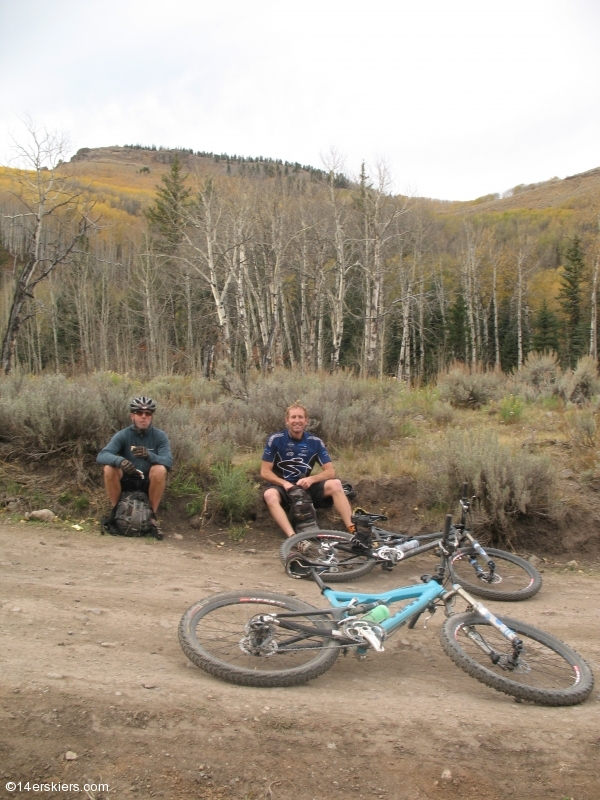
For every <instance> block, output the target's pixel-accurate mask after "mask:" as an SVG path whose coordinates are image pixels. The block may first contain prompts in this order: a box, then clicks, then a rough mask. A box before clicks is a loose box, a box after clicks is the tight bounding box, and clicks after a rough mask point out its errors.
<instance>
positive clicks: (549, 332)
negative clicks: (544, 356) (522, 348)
mask: <svg viewBox="0 0 600 800" xmlns="http://www.w3.org/2000/svg"><path fill="white" fill-rule="evenodd" d="M558 327H559V321H558V318H557V316H556V314H554V313H553V312H552V311H550V309H549V308H548V303H547V302H546V300H544V301H543V303H542V306H541V308H540V310H539V311H538V312H537V314H536V315H535V319H534V320H533V330H534V334H533V340H532V344H533V349H534V350H537V351H538V353H544V352H549V351H550V350H555V351H556V352H558V347H559V341H558Z"/></svg>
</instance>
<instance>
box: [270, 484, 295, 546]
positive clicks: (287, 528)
mask: <svg viewBox="0 0 600 800" xmlns="http://www.w3.org/2000/svg"><path fill="white" fill-rule="evenodd" d="M264 498H265V503H266V504H267V508H268V509H269V512H270V514H271V516H272V517H273V519H274V520H275V522H276V523H277V524H278V525H279V527H280V528H281V530H282V531H283V532H284V533H285V535H286V536H288V537H289V536H293V535H294V533H295V531H294V529H293V528H292V525H291V523H290V521H289V519H288V516H287V514H286V513H285V509H284V507H283V506H282V505H281V497H280V495H279V492H278V491H277V489H267V491H266V492H265V494H264Z"/></svg>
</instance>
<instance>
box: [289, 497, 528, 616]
mask: <svg viewBox="0 0 600 800" xmlns="http://www.w3.org/2000/svg"><path fill="white" fill-rule="evenodd" d="M460 508H461V516H460V521H459V522H457V523H456V524H454V525H453V526H452V529H451V540H452V549H451V552H449V554H448V556H447V557H445V560H444V564H445V568H446V571H447V574H448V576H449V578H450V579H451V581H452V583H458V584H460V585H461V586H462V587H463V588H464V589H467V590H468V591H470V592H472V593H473V594H474V595H477V596H478V597H484V598H486V599H488V600H526V599H527V598H529V597H533V595H535V594H537V593H538V592H539V590H540V589H541V586H542V576H541V575H540V573H539V572H538V570H537V569H536V568H535V567H534V566H533V564H530V563H529V562H528V561H526V560H525V559H524V558H520V557H519V556H517V555H515V554H513V553H508V552H506V551H504V550H497V549H495V548H485V549H484V548H483V547H482V546H481V545H480V544H479V542H478V541H477V540H476V539H475V537H474V536H473V535H472V533H471V532H470V531H469V530H468V528H467V518H468V515H469V513H470V510H471V501H470V500H469V499H468V497H467V484H465V485H464V486H463V496H462V497H461V499H460ZM360 512H362V509H361V510H360ZM386 519H387V517H386V516H384V515H383V514H367V513H366V512H362V513H359V512H355V514H354V516H353V520H354V522H355V524H356V528H357V533H356V534H351V533H346V532H345V531H330V530H323V531H314V530H313V531H305V532H300V533H296V534H295V535H294V536H290V538H289V539H286V540H285V541H284V542H283V543H282V545H281V547H280V549H279V556H280V558H281V561H282V563H283V564H284V566H285V568H286V572H287V574H288V575H289V576H290V577H292V578H302V577H306V576H307V575H308V574H309V570H310V568H313V567H314V568H315V569H316V570H317V571H318V572H319V574H320V575H321V577H322V578H324V579H326V580H328V581H329V582H331V583H341V582H348V581H352V580H355V579H356V578H360V577H362V576H363V575H367V574H368V573H369V572H371V571H372V570H373V569H374V568H375V567H376V566H377V565H378V564H380V565H381V567H382V569H384V570H392V569H393V568H394V567H395V566H396V565H397V564H399V563H401V562H402V561H406V560H407V559H410V558H413V557H414V556H417V555H420V554H422V553H426V552H429V551H430V550H435V549H436V548H439V544H440V537H441V535H442V534H441V532H437V533H426V534H422V535H419V536H408V535H406V534H402V533H394V532H393V531H387V530H385V529H384V528H380V527H378V526H377V524H376V523H378V522H380V521H383V520H386Z"/></svg>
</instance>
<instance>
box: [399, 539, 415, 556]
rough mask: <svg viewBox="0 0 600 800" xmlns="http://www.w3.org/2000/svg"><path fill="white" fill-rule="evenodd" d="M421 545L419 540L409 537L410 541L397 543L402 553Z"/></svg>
mask: <svg viewBox="0 0 600 800" xmlns="http://www.w3.org/2000/svg"><path fill="white" fill-rule="evenodd" d="M419 546H420V545H419V542H417V541H416V540H415V539H409V541H408V542H404V543H403V544H399V545H396V549H397V550H400V552H401V553H408V551H409V550H416V549H417V547H419Z"/></svg>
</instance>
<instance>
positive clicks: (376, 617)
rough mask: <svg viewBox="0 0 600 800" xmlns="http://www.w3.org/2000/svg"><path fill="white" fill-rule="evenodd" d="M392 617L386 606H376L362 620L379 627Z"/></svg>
mask: <svg viewBox="0 0 600 800" xmlns="http://www.w3.org/2000/svg"><path fill="white" fill-rule="evenodd" d="M389 616H390V610H389V608H388V607H387V606H386V605H380V606H375V608H373V609H371V611H369V613H368V614H365V615H364V616H363V617H361V619H364V620H365V621H366V622H372V623H373V624H374V625H379V623H380V622H383V620H384V619H387V618H388V617H389Z"/></svg>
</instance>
